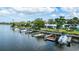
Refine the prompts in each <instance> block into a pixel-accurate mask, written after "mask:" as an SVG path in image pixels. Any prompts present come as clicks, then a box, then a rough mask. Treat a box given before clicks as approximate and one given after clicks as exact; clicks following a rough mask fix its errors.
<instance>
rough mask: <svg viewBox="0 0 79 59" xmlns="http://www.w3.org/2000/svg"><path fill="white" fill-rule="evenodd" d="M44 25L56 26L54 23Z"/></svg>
mask: <svg viewBox="0 0 79 59" xmlns="http://www.w3.org/2000/svg"><path fill="white" fill-rule="evenodd" d="M45 26H57V25H56V24H45Z"/></svg>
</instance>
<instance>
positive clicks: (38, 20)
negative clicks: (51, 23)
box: [33, 18, 45, 29]
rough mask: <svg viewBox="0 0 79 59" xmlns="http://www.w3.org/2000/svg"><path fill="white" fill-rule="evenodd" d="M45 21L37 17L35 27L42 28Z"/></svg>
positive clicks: (34, 22)
mask: <svg viewBox="0 0 79 59" xmlns="http://www.w3.org/2000/svg"><path fill="white" fill-rule="evenodd" d="M44 25H45V22H44V21H43V20H42V18H37V19H35V20H34V21H33V28H35V29H40V28H42V27H44Z"/></svg>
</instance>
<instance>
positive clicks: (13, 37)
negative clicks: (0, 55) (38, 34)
mask: <svg viewBox="0 0 79 59" xmlns="http://www.w3.org/2000/svg"><path fill="white" fill-rule="evenodd" d="M77 50H79V44H74V43H73V44H71V47H67V46H63V47H60V46H58V45H56V44H55V42H51V41H44V39H42V38H35V37H32V36H31V34H25V33H20V32H19V31H13V30H12V28H11V27H10V25H0V51H77Z"/></svg>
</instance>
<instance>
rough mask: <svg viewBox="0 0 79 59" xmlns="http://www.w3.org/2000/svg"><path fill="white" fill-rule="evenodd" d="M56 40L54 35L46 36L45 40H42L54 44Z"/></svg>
mask: <svg viewBox="0 0 79 59" xmlns="http://www.w3.org/2000/svg"><path fill="white" fill-rule="evenodd" d="M56 38H57V36H56V35H54V34H50V35H46V36H45V38H44V40H45V41H54V42H55V41H56V40H57V39H56Z"/></svg>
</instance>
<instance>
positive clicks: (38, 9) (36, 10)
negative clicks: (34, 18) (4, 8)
mask: <svg viewBox="0 0 79 59" xmlns="http://www.w3.org/2000/svg"><path fill="white" fill-rule="evenodd" d="M13 9H15V10H16V11H17V12H21V13H24V14H37V13H51V12H54V11H55V8H52V7H47V8H46V7H27V8H26V7H18V8H17V7H14V8H13Z"/></svg>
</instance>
